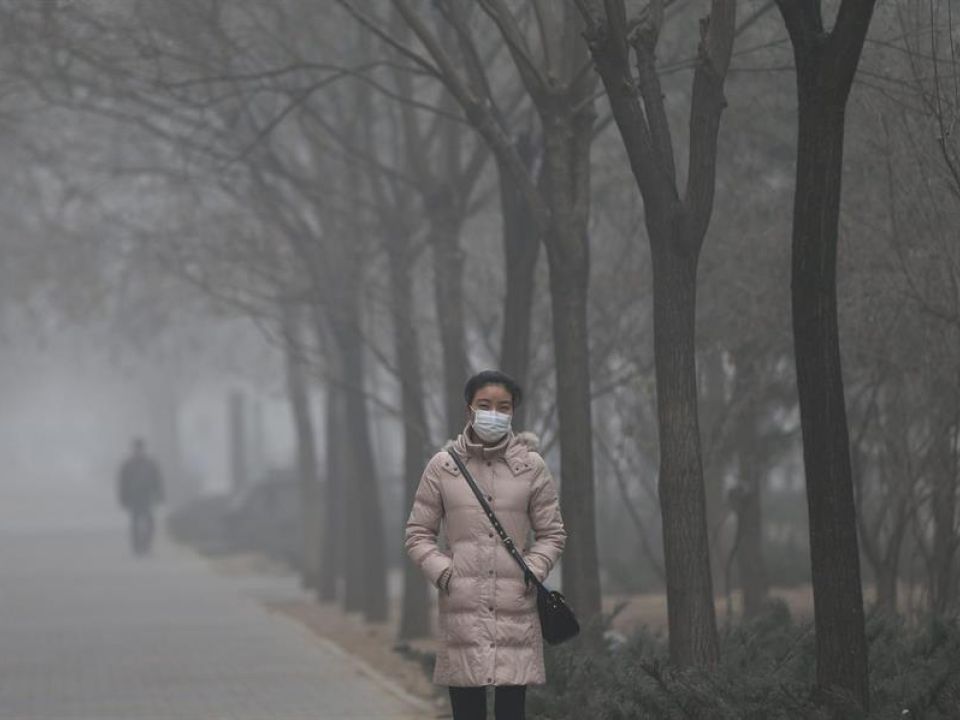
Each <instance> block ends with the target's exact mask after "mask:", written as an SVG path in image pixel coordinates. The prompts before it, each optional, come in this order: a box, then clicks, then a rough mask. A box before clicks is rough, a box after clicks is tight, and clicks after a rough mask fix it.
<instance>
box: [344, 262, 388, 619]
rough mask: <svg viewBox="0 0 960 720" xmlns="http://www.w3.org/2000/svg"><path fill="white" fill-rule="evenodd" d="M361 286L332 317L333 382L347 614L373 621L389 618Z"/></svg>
mask: <svg viewBox="0 0 960 720" xmlns="http://www.w3.org/2000/svg"><path fill="white" fill-rule="evenodd" d="M347 276H348V277H351V278H355V279H357V280H359V277H358V276H359V273H350V272H349V271H348V272H347ZM358 285H359V282H355V283H353V284H350V283H345V284H344V286H343V292H341V293H339V300H340V302H339V307H338V308H336V309H335V310H334V311H333V312H332V315H333V318H332V321H331V328H332V330H333V335H334V340H335V345H336V347H337V353H338V359H339V362H338V365H339V368H338V369H339V378H337V379H336V380H335V381H334V382H337V381H339V383H340V385H341V390H340V392H342V394H343V398H342V407H341V409H342V411H343V412H342V415H340V416H339V417H335V418H331V421H332V422H334V423H338V422H341V423H343V425H342V435H341V438H340V439H341V440H342V441H343V444H342V448H343V458H342V460H343V488H344V494H345V500H346V513H345V515H346V518H347V519H346V522H347V528H346V535H345V537H346V539H347V541H348V542H347V544H346V546H345V547H344V548H343V551H344V552H343V554H342V558H343V562H344V573H345V578H346V588H345V591H344V607H345V609H346V610H347V611H348V612H356V611H362V612H363V615H364V618H365V619H366V620H367V621H369V622H384V621H386V619H387V612H388V607H387V583H386V571H387V568H386V556H385V546H384V537H383V512H382V510H381V504H380V491H379V487H378V484H377V475H376V468H375V464H374V460H373V446H372V443H371V441H370V418H369V412H368V408H367V397H366V357H365V352H364V343H363V337H362V335H361V329H360V328H361V327H362V324H361V317H360V308H359V297H358V295H357V293H358V292H359V290H360V288H359V287H358Z"/></svg>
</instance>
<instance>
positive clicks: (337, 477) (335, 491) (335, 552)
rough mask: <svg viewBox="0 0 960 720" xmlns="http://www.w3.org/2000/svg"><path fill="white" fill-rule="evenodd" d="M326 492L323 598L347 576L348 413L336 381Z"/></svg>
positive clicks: (329, 391)
mask: <svg viewBox="0 0 960 720" xmlns="http://www.w3.org/2000/svg"><path fill="white" fill-rule="evenodd" d="M326 395H327V397H326V403H325V404H326V410H325V415H326V420H325V422H324V427H325V428H326V472H327V482H326V493H325V498H324V500H325V504H324V522H323V545H322V556H321V559H320V583H319V588H318V592H317V598H318V599H319V600H320V602H325V603H332V602H336V601H337V595H338V592H337V589H338V585H339V580H340V578H342V577H343V576H344V572H343V569H344V567H345V566H344V560H345V558H344V556H343V553H344V547H345V545H344V543H343V541H342V538H344V537H345V536H346V530H347V524H346V517H347V513H346V498H345V495H346V491H345V488H344V477H345V473H344V446H345V444H346V439H345V437H344V433H343V430H342V428H341V426H340V421H341V419H342V418H343V417H344V415H346V410H345V409H344V402H345V400H344V393H343V390H342V389H341V388H340V386H339V385H338V384H337V383H335V382H328V383H327V384H326Z"/></svg>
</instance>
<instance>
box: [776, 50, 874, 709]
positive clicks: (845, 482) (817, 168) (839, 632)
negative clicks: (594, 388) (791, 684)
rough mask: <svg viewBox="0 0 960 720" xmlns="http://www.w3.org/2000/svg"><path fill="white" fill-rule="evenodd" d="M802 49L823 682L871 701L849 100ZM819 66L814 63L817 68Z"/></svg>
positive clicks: (796, 232) (811, 503)
mask: <svg viewBox="0 0 960 720" xmlns="http://www.w3.org/2000/svg"><path fill="white" fill-rule="evenodd" d="M797 55H798V91H799V131H798V143H797V180H796V189H795V198H794V224H793V260H792V288H791V291H792V304H793V336H794V350H795V354H796V366H797V389H798V394H799V399H800V424H801V430H802V433H803V460H804V468H805V473H806V478H807V504H808V509H809V520H810V560H811V570H812V580H813V592H814V622H815V626H816V636H817V684H818V686H819V687H820V688H821V689H822V690H830V689H840V690H842V691H845V692H847V693H849V694H850V695H851V696H852V698H853V699H854V700H855V701H856V702H857V703H859V704H860V705H861V706H862V707H863V708H866V707H867V705H868V700H869V686H868V682H867V645H866V635H865V630H864V612H863V595H862V590H861V584H860V557H859V548H858V542H857V530H856V528H857V520H856V510H855V507H854V496H853V482H852V476H851V467H850V440H849V436H848V429H847V416H846V407H845V404H844V394H843V375H842V368H841V358H840V341H839V331H838V321H837V284H836V267H837V241H838V222H839V212H840V190H841V176H842V167H843V131H844V104H845V99H844V102H843V103H838V102H836V100H835V98H833V97H831V94H830V93H829V92H828V91H825V90H824V89H823V87H822V86H821V85H820V84H819V82H818V81H819V78H820V77H821V76H822V74H823V73H826V72H829V70H828V69H827V67H826V66H825V64H824V59H825V58H824V53H822V52H816V51H811V56H808V57H802V58H801V57H800V56H801V55H802V53H801V52H800V51H798V52H797ZM811 66H812V67H811Z"/></svg>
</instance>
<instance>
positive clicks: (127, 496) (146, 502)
mask: <svg viewBox="0 0 960 720" xmlns="http://www.w3.org/2000/svg"><path fill="white" fill-rule="evenodd" d="M117 495H118V499H119V501H120V505H121V506H123V508H124V509H126V510H128V511H130V512H137V511H143V510H148V509H149V508H151V507H152V506H153V505H155V504H157V503H160V502H163V479H162V478H161V477H160V468H159V467H157V463H156V462H155V461H154V460H153V458H151V457H150V456H149V455H147V454H146V453H145V452H144V451H143V450H142V449H141V448H138V449H136V450H134V452H133V454H132V455H131V456H130V457H128V458H127V459H126V460H125V461H124V463H123V465H122V466H121V467H120V473H119V477H118V478H117Z"/></svg>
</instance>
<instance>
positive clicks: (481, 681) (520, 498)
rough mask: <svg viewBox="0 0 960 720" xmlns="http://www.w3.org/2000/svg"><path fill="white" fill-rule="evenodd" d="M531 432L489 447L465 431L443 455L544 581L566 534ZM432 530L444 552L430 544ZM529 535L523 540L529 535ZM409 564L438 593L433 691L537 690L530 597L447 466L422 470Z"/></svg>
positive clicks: (537, 651) (539, 662) (537, 653)
mask: <svg viewBox="0 0 960 720" xmlns="http://www.w3.org/2000/svg"><path fill="white" fill-rule="evenodd" d="M536 442H537V440H536V436H535V435H533V434H532V433H521V434H519V435H514V434H513V433H509V434H508V435H507V436H506V437H505V438H504V439H503V440H502V441H501V442H500V443H499V444H497V445H496V446H494V447H485V446H483V445H480V444H477V443H474V442H472V441H471V440H470V439H469V437H468V435H467V431H466V430H464V432H463V433H462V434H461V435H460V436H459V437H458V438H457V439H456V440H455V441H454V442H453V443H452V444H451V445H449V446H448V447H452V448H453V450H454V451H455V452H456V453H458V455H459V456H460V457H461V459H462V460H463V461H464V463H465V464H466V466H467V469H468V470H469V471H470V474H471V475H473V478H474V480H476V482H477V484H478V485H479V487H480V489H481V490H482V491H483V493H484V494H485V495H486V496H487V501H488V502H489V503H490V506H491V507H492V508H493V511H494V512H495V513H496V515H497V517H498V518H499V520H500V523H501V524H502V525H503V527H504V529H505V530H506V531H507V533H508V534H509V535H510V537H511V538H513V540H514V542H515V543H516V544H517V546H518V547H520V548H523V554H524V557H525V559H526V561H527V564H528V565H529V567H530V569H531V570H532V571H533V573H534V574H535V575H536V576H537V577H538V578H539V579H540V580H544V579H545V578H546V577H547V574H548V573H549V572H550V569H551V568H552V567H553V565H554V564H555V563H556V562H557V560H558V559H559V557H560V553H561V552H562V551H563V546H564V542H565V540H566V531H565V530H564V527H563V519H562V517H561V515H560V502H559V499H558V496H557V488H556V483H555V482H554V480H553V478H552V477H551V475H550V470H549V469H548V468H547V465H546V463H545V462H544V461H543V458H542V457H541V456H540V455H539V454H538V453H537V452H536V451H535V447H536ZM441 526H442V527H443V533H444V535H445V539H446V544H445V547H446V549H441V545H440V543H439V542H438V540H439V537H440V533H441ZM531 535H532V542H531V537H530V536H531ZM406 548H407V553H408V554H409V556H410V558H411V559H412V560H413V562H415V563H416V564H417V565H418V566H419V567H420V568H421V569H422V570H423V572H424V574H425V575H426V577H427V579H428V580H429V581H430V582H431V583H433V584H434V585H436V583H437V580H438V578H439V577H440V576H441V574H442V573H443V572H444V570H445V569H447V568H448V567H449V568H451V570H452V575H451V578H450V581H449V583H448V584H447V587H446V590H442V589H441V590H438V592H439V602H438V606H439V612H440V623H439V626H440V637H439V647H438V652H437V663H436V668H435V670H434V676H433V679H434V682H435V683H437V684H438V685H452V686H484V685H530V684H542V683H543V682H545V679H546V678H545V672H544V665H543V643H542V637H541V634H540V623H539V619H538V617H537V608H536V591H535V588H534V586H533V584H532V583H531V584H530V586H529V587H528V586H527V583H525V582H524V579H523V573H522V572H521V570H520V568H519V567H518V566H517V564H516V562H515V561H514V560H513V558H512V557H511V556H510V554H509V553H508V552H507V550H506V548H504V547H503V543H502V542H501V540H500V537H499V536H498V535H497V534H496V533H495V531H494V529H493V527H492V526H491V525H490V521H489V519H488V518H487V516H486V515H485V514H484V512H483V509H482V508H481V506H480V504H479V502H478V501H477V498H476V496H475V495H474V494H473V491H472V490H471V489H470V486H469V485H468V484H467V482H466V480H465V479H464V478H463V477H462V476H461V474H460V471H459V470H458V469H457V466H456V464H455V463H454V462H453V459H452V458H451V457H450V456H449V455H448V454H447V452H446V451H445V450H444V451H441V452H439V453H437V454H436V455H434V456H433V458H432V459H431V460H430V462H429V463H428V464H427V467H426V470H425V471H424V473H423V477H422V478H421V480H420V485H419V487H418V489H417V494H416V497H415V498H414V502H413V508H412V510H411V511H410V517H409V519H408V520H407V525H406Z"/></svg>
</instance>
